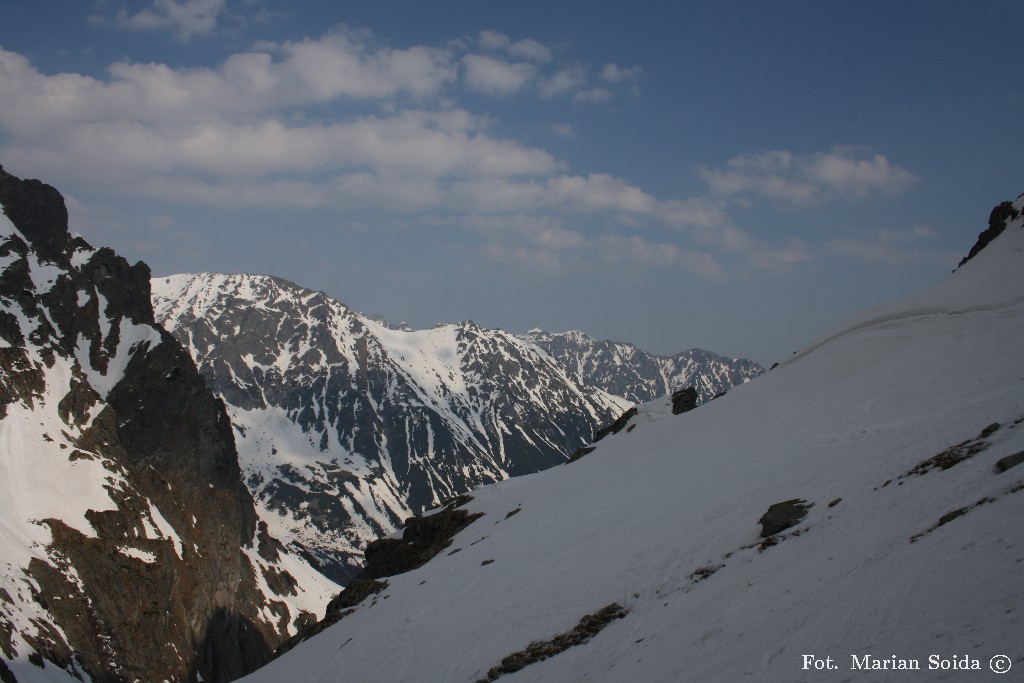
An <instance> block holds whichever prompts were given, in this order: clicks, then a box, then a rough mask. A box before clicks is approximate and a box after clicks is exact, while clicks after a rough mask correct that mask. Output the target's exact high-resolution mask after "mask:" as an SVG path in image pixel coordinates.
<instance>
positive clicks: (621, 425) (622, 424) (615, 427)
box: [594, 406, 637, 443]
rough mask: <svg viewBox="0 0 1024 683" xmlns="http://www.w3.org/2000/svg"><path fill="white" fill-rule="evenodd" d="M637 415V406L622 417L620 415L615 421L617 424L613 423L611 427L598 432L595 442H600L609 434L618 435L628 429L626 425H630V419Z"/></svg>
mask: <svg viewBox="0 0 1024 683" xmlns="http://www.w3.org/2000/svg"><path fill="white" fill-rule="evenodd" d="M636 415H637V409H636V406H633V407H632V408H630V409H629V410H627V411H626V412H624V413H623V414H622V415H619V417H618V419H617V420H615V422H612V423H611V424H610V425H608V426H606V427H602V428H601V429H599V430H597V432H596V433H595V434H594V442H595V443H596V442H598V441H600V440H601V439H603V438H604V437H606V436H608V435H609V434H618V433H619V432H621V431H622V430H623V429H625V428H626V424H628V423H629V420H630V418H633V417H636Z"/></svg>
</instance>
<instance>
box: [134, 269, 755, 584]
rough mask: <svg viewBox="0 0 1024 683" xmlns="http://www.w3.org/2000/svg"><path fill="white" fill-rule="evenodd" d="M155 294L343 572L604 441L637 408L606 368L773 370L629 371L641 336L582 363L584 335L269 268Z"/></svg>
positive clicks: (242, 452) (200, 278)
mask: <svg viewBox="0 0 1024 683" xmlns="http://www.w3.org/2000/svg"><path fill="white" fill-rule="evenodd" d="M153 302H154V309H155V313H156V317H157V320H159V321H160V322H161V323H162V324H163V325H164V326H165V327H166V328H167V329H168V330H169V331H170V332H171V333H172V334H174V335H175V336H176V337H177V338H178V339H179V340H180V341H181V343H182V344H183V345H184V346H185V348H187V349H188V350H189V352H190V353H191V355H192V357H193V358H194V359H195V361H196V363H197V365H198V366H199V369H200V371H201V372H202V374H203V375H204V377H205V378H206V380H207V382H208V383H209V385H210V386H211V387H212V388H213V390H214V391H215V392H216V393H218V394H219V395H220V396H221V397H222V398H223V400H224V402H225V404H226V405H227V409H228V414H229V416H230V419H231V422H232V424H233V425H234V428H235V440H236V443H237V444H238V450H239V456H240V461H241V463H242V469H243V473H244V478H245V481H246V482H247V484H248V485H249V488H250V490H251V492H252V494H253V496H254V498H255V500H256V501H257V506H258V507H260V510H261V512H260V516H261V518H262V519H264V520H266V521H267V523H268V525H269V528H270V530H271V532H272V533H273V534H275V535H276V536H278V537H280V538H282V539H287V541H288V542H289V543H290V544H292V547H293V548H294V549H296V550H297V551H298V552H300V553H302V554H303V555H304V556H306V557H307V558H309V559H310V560H311V561H313V562H315V563H316V565H317V566H318V567H319V568H320V569H321V571H323V572H324V573H325V574H326V575H327V576H329V577H331V578H332V579H334V580H335V581H338V582H339V583H343V584H344V583H347V582H348V580H350V579H351V578H352V577H353V576H354V575H355V574H356V573H357V572H358V571H360V569H361V567H362V551H363V549H364V548H365V547H366V545H367V544H368V543H369V542H370V541H372V540H374V539H376V538H378V537H380V536H384V535H387V534H389V533H391V532H392V531H394V530H395V529H397V528H399V527H400V525H401V523H402V521H403V520H404V519H405V518H407V517H409V516H410V515H412V514H414V513H418V512H422V511H423V510H425V509H428V508H432V507H436V506H438V505H440V504H442V503H443V502H444V501H446V500H448V499H450V498H452V497H454V496H457V495H458V494H461V493H464V492H466V491H468V490H470V489H471V488H473V487H476V486H480V485H483V484H490V483H493V482H496V481H500V480H503V479H507V478H509V477H513V476H519V475H523V474H529V473H532V472H537V471H540V470H543V469H547V468H549V467H551V466H554V465H559V464H563V463H565V462H566V461H567V460H568V457H569V455H570V454H572V453H574V452H575V451H577V450H578V449H579V448H581V447H582V446H585V445H586V444H588V443H590V441H591V440H592V439H593V436H594V433H595V431H597V430H598V429H599V428H600V427H602V426H604V425H605V424H607V423H609V422H611V421H613V420H614V419H615V418H617V417H618V416H619V415H620V414H622V413H623V412H624V411H625V410H626V409H627V408H629V407H630V406H631V405H632V403H631V401H630V400H627V398H625V397H623V396H619V395H613V394H612V393H609V392H608V391H605V390H603V389H602V388H600V387H599V386H596V385H595V384H594V383H592V382H590V381H588V377H589V376H593V375H595V368H597V372H598V373H600V376H601V378H602V379H603V380H604V381H606V382H607V381H608V379H609V378H611V377H612V376H613V371H614V369H615V368H618V369H619V370H618V371H619V373H622V374H627V377H628V379H626V380H623V381H621V382H618V383H617V384H616V383H614V382H612V384H615V385H616V386H626V384H627V383H630V382H631V383H632V384H634V385H635V384H637V383H638V381H639V380H638V379H637V378H638V377H639V376H640V373H642V372H645V371H648V370H649V369H651V368H653V371H654V372H655V373H657V379H656V380H654V379H652V380H651V381H649V382H648V383H647V384H648V390H649V391H652V392H654V391H656V387H655V385H656V384H658V383H659V382H660V385H659V386H661V385H663V386H665V387H666V388H667V386H668V385H669V384H670V382H671V381H672V380H676V382H677V383H678V382H681V381H689V380H695V381H697V382H700V381H703V382H704V384H706V385H707V386H709V387H713V388H714V389H715V390H716V391H718V390H721V389H724V388H727V387H728V386H731V384H728V381H729V380H730V379H733V378H735V379H736V380H737V381H740V380H745V379H747V378H749V377H750V376H753V375H754V374H756V370H759V368H757V366H756V365H753V364H751V363H749V362H745V361H735V360H729V359H721V358H718V357H712V356H711V355H710V354H708V356H707V358H705V359H703V360H704V362H703V363H698V362H696V361H695V360H693V358H692V357H688V358H689V362H679V363H678V367H679V368H682V369H684V372H681V373H680V374H679V375H678V376H673V375H672V372H673V370H674V369H675V367H676V366H673V365H672V363H673V362H677V359H663V360H664V362H663V363H662V364H661V365H659V364H658V361H659V360H662V359H656V360H651V361H650V362H649V363H648V364H647V366H644V367H641V368H637V369H630V370H627V369H625V367H624V366H623V357H624V355H625V354H623V353H622V349H624V348H626V346H625V345H612V346H611V349H612V352H611V353H608V352H605V357H606V358H607V359H608V361H609V364H608V367H604V366H603V365H602V363H601V359H599V358H595V357H594V356H595V355H596V354H595V353H589V354H588V358H589V362H588V364H586V366H585V367H584V365H583V364H582V363H578V362H576V363H571V362H570V360H569V357H568V356H566V355H565V354H563V353H559V351H563V350H567V349H570V348H571V349H573V352H574V353H576V354H584V353H587V352H586V351H585V350H584V349H583V346H582V343H583V341H584V340H586V338H585V337H584V336H582V335H580V334H576V335H574V336H572V339H573V341H574V342H576V344H575V345H574V346H572V347H570V346H569V345H568V344H562V345H561V346H560V347H557V348H556V346H557V345H554V344H549V345H548V346H547V347H546V346H544V345H541V344H537V343H536V334H531V335H526V336H523V337H519V336H516V335H513V334H510V333H507V332H504V331H502V330H493V329H485V328H481V327H480V326H479V325H477V324H475V323H473V322H472V321H466V322H461V323H453V324H441V325H437V326H435V327H434V328H432V329H428V330H413V329H411V328H409V327H407V326H397V327H396V326H389V325H387V324H386V323H384V322H383V321H380V320H377V319H374V318H371V317H369V316H366V315H363V314H361V313H358V312H356V311H353V310H352V309H350V308H349V307H347V306H346V305H344V304H343V303H341V302H339V301H337V300H335V299H332V298H331V297H329V296H327V295H326V294H324V293H322V292H315V291H312V290H308V289H304V288H302V287H299V286H298V285H295V284H293V283H290V282H288V281H286V280H282V279H280V278H275V277H270V276H260V275H243V274H238V275H222V274H212V273H201V274H194V275H174V276H169V277H161V278H155V279H154V280H153ZM551 338H553V339H559V338H562V337H561V336H554V335H553V336H552V337H551ZM587 341H588V342H589V340H587ZM589 343H590V344H591V345H592V346H594V347H595V348H597V347H598V346H599V345H598V344H597V343H596V342H589ZM549 347H550V349H551V350H545V349H547V348H549ZM601 348H602V349H603V348H604V347H601ZM629 348H632V347H629ZM616 352H617V353H618V355H615V354H616ZM632 353H633V356H634V357H639V356H641V355H642V352H639V351H637V350H636V349H632ZM583 370H585V371H586V373H588V374H586V375H585V374H584V373H583V372H582V371H583ZM702 373H703V374H702ZM705 376H706V379H705Z"/></svg>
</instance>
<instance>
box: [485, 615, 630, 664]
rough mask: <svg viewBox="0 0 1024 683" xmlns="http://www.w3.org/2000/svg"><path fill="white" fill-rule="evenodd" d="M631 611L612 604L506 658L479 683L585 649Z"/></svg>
mask: <svg viewBox="0 0 1024 683" xmlns="http://www.w3.org/2000/svg"><path fill="white" fill-rule="evenodd" d="M628 613H629V612H628V610H626V609H625V608H624V607H622V606H621V605H619V604H618V603H615V602H613V603H612V604H610V605H605V606H604V607H602V608H601V609H599V610H597V611H596V612H594V613H592V614H586V615H584V616H583V617H582V618H581V619H580V621H579V623H578V624H576V626H574V627H573V628H572V630H570V631H566V632H565V633H559V634H558V635H556V636H555V637H554V638H551V639H549V640H537V641H534V642H532V643H530V644H529V645H528V646H526V649H524V650H520V651H519V652H513V653H512V654H510V655H508V656H507V657H504V658H503V659H502V660H501V664H499V665H498V666H495V667H491V669H490V670H489V671H488V672H487V676H485V677H484V678H481V679H480V680H479V681H477V683H492V681H496V680H498V679H499V678H501V677H502V676H504V675H505V674H510V673H515V672H516V671H520V670H522V669H524V668H526V667H528V666H530V665H531V664H536V663H537V662H542V661H544V660H545V659H550V658H551V657H554V656H555V655H558V654H561V653H562V652H565V651H566V650H568V649H569V648H570V647H574V646H576V645H583V644H584V643H586V642H588V641H589V640H590V639H591V638H593V637H594V636H596V635H597V634H598V633H600V632H601V631H602V630H603V629H604V628H605V627H606V626H608V624H610V623H612V622H613V621H615V620H616V619H622V618H624V617H625V616H626V615H627V614H628Z"/></svg>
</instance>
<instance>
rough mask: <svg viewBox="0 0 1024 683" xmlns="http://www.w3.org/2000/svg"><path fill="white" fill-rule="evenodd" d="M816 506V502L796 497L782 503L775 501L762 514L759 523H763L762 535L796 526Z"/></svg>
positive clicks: (769, 534)
mask: <svg viewBox="0 0 1024 683" xmlns="http://www.w3.org/2000/svg"><path fill="white" fill-rule="evenodd" d="M812 507H814V503H808V502H807V501H806V500H801V499H799V498H794V499H793V500H787V501H784V502H782V503H773V504H772V505H770V506H769V507H768V511H767V512H765V513H764V514H763V515H761V519H759V520H758V523H759V524H760V525H761V536H762V537H763V538H767V537H769V536H773V535H775V534H777V533H779V532H780V531H785V530H786V529H788V528H790V527H792V526H796V525H797V524H799V522H800V520H802V519H803V518H804V517H806V516H807V512H808V511H809V510H810V509H811V508H812Z"/></svg>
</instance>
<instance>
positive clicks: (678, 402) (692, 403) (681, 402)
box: [672, 387, 718, 415]
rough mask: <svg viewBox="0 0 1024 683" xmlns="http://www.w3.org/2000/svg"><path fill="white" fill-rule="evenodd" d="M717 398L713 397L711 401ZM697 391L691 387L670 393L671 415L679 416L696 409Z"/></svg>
mask: <svg viewBox="0 0 1024 683" xmlns="http://www.w3.org/2000/svg"><path fill="white" fill-rule="evenodd" d="M716 398H718V396H714V397H713V398H712V399H711V400H714V399H716ZM697 400H698V396H697V390H696V389H694V388H693V387H686V388H685V389H680V390H679V391H676V392H673V393H672V414H673V415H680V414H682V413H687V412H689V411H691V410H693V409H694V408H696V407H697Z"/></svg>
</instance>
